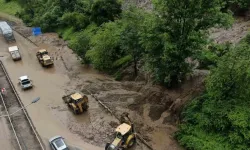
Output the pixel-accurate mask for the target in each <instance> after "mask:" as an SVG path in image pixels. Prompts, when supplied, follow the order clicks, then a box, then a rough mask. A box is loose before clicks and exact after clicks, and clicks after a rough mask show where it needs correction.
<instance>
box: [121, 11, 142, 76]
mask: <svg viewBox="0 0 250 150" xmlns="http://www.w3.org/2000/svg"><path fill="white" fill-rule="evenodd" d="M143 13H145V12H144V11H142V10H140V9H137V8H135V7H130V8H129V9H128V10H126V11H124V12H123V15H122V23H123V26H124V30H123V31H122V33H121V48H122V49H124V51H126V53H127V54H128V55H131V56H132V58H133V65H134V75H135V76H137V74H138V73H137V63H138V61H139V59H140V58H141V57H142V54H143V51H144V49H143V48H142V45H141V43H140V31H141V30H140V29H141V23H142V22H143V20H144V15H143Z"/></svg>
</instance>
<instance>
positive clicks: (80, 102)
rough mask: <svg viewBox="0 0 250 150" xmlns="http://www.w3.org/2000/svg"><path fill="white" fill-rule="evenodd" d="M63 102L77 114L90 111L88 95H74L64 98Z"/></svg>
mask: <svg viewBox="0 0 250 150" xmlns="http://www.w3.org/2000/svg"><path fill="white" fill-rule="evenodd" d="M63 100H64V102H65V103H67V104H68V106H69V108H71V109H72V110H73V112H74V113H75V114H80V113H82V112H83V111H86V110H87V109H88V97H87V96H86V95H84V96H82V95H81V94H80V93H74V94H71V95H68V96H64V97H63Z"/></svg>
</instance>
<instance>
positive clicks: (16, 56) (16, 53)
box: [9, 46, 22, 61]
mask: <svg viewBox="0 0 250 150" xmlns="http://www.w3.org/2000/svg"><path fill="white" fill-rule="evenodd" d="M9 53H10V55H11V57H12V59H13V60H14V61H15V60H21V59H22V58H21V54H20V52H19V49H18V47H17V46H11V47H9Z"/></svg>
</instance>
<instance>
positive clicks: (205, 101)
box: [177, 43, 250, 150]
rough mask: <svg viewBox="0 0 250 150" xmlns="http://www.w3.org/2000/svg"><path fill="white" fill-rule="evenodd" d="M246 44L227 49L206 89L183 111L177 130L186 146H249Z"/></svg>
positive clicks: (249, 88)
mask: <svg viewBox="0 0 250 150" xmlns="http://www.w3.org/2000/svg"><path fill="white" fill-rule="evenodd" d="M249 58H250V46H249V45H248V44H246V43H243V44H241V45H240V46H237V47H235V48H233V49H232V50H230V52H229V53H227V54H225V55H224V56H223V57H222V58H221V59H220V61H219V62H218V67H216V68H214V69H213V70H212V71H211V74H210V76H209V77H208V79H207V81H206V92H205V94H204V95H203V96H201V97H199V98H197V99H195V100H193V101H192V102H191V104H190V105H189V106H188V107H187V108H186V109H185V111H184V112H183V116H184V118H183V125H181V130H180V131H179V133H178V134H177V138H178V139H179V141H180V143H181V144H182V145H185V147H187V148H188V149H228V150H230V149H241V150H247V149H249V145H250V142H249V139H250V134H249V132H250V116H249V113H250V109H249V107H248V106H249V105H250V100H249V96H250V92H249V91H250V84H249V82H250V59H249Z"/></svg>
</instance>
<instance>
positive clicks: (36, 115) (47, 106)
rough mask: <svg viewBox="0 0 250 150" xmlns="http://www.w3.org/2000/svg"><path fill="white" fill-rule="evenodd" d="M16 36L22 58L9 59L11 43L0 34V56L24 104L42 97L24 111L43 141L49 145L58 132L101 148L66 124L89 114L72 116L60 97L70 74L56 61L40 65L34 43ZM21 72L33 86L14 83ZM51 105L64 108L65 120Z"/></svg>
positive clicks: (68, 139)
mask: <svg viewBox="0 0 250 150" xmlns="http://www.w3.org/2000/svg"><path fill="white" fill-rule="evenodd" d="M15 37H16V40H17V43H16V45H17V46H18V47H19V48H20V52H21V55H22V60H21V61H18V62H14V61H13V60H12V59H11V57H10V56H9V53H8V51H7V48H8V46H10V45H9V44H6V42H5V40H4V39H3V38H2V37H0V56H2V57H1V59H2V61H3V63H4V65H5V66H6V69H7V71H8V73H9V75H10V78H11V80H12V82H13V83H14V85H15V88H16V89H17V92H18V93H19V96H20V98H21V99H22V102H23V103H24V105H27V104H29V103H30V101H31V100H32V98H34V97H40V98H41V100H40V101H39V102H38V103H37V104H36V105H32V106H30V107H28V108H27V111H28V113H29V115H30V117H31V119H32V121H33V123H34V125H35V127H36V129H37V131H38V133H39V134H40V136H41V137H42V138H43V140H44V143H45V144H46V145H48V139H49V138H51V137H53V136H55V135H61V136H63V137H65V140H66V142H67V143H68V144H69V145H72V146H73V147H80V148H83V149H86V150H101V149H102V148H101V147H98V146H93V145H90V144H87V143H85V142H84V141H83V140H82V139H81V137H80V136H78V134H76V133H73V132H71V131H70V130H69V128H68V126H67V123H69V122H71V121H72V120H73V121H76V122H77V121H83V120H84V119H87V118H88V115H86V117H84V116H74V115H73V114H72V113H70V111H69V110H68V109H67V107H66V106H65V104H64V103H63V101H62V99H61V97H62V96H63V95H64V94H65V93H64V89H65V88H64V87H65V86H66V85H67V84H66V83H67V82H69V81H70V79H69V77H68V76H67V75H66V74H65V72H63V70H59V69H58V68H60V67H57V63H56V64H55V67H54V68H50V69H44V68H42V67H41V65H40V64H39V63H38V61H37V59H36V57H35V53H36V48H37V47H36V46H35V45H33V44H31V43H30V42H28V41H27V40H26V39H24V38H23V37H21V36H20V35H19V34H15ZM59 66H60V65H59ZM22 75H28V76H29V77H30V78H31V79H32V80H33V83H34V88H33V89H31V90H28V91H22V90H21V88H20V87H19V86H18V84H17V83H18V77H20V76H22ZM54 107H57V108H58V107H60V108H61V109H60V112H64V115H63V116H64V120H62V119H61V118H60V116H58V115H57V113H56V112H55V111H53V110H54V109H55V108H54ZM83 118H84V119H83Z"/></svg>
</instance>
